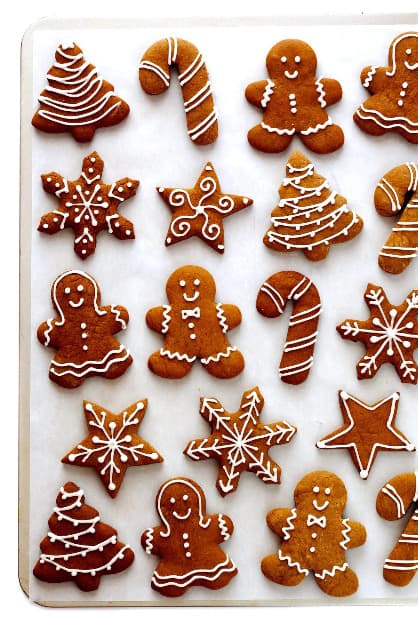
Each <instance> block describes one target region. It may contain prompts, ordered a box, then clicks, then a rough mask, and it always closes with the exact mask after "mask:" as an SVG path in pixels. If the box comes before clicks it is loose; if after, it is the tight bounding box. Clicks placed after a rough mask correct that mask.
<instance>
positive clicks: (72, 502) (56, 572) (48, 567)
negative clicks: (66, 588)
mask: <svg viewBox="0 0 418 622" xmlns="http://www.w3.org/2000/svg"><path fill="white" fill-rule="evenodd" d="M56 503H57V505H56V507H55V508H54V512H53V514H51V516H50V517H49V520H48V526H49V531H48V535H47V536H45V538H44V539H43V540H42V542H41V544H40V549H41V552H42V554H41V556H40V558H39V560H38V561H37V562H36V565H35V567H34V569H33V574H34V575H35V577H37V578H38V579H40V580H41V581H46V582H48V583H62V582H64V581H74V583H75V584H76V585H77V587H78V588H79V589H80V590H83V592H90V591H92V590H97V588H98V587H99V585H100V579H101V577H102V576H103V575H109V574H116V573H118V572H122V571H123V570H125V569H126V568H128V567H129V566H130V565H131V564H132V562H133V560H134V552H133V550H132V549H131V548H130V547H129V546H127V545H126V544H123V542H120V541H119V540H118V537H117V536H118V534H117V531H116V530H115V529H114V528H113V527H111V526H110V525H106V523H102V521H101V519H100V514H99V513H98V511H97V510H96V509H95V508H93V507H91V506H89V505H87V504H86V503H85V501H84V491H83V490H81V488H79V487H78V486H77V485H76V484H74V483H73V482H67V483H66V484H64V486H62V487H61V488H60V490H59V492H58V496H57V500H56Z"/></svg>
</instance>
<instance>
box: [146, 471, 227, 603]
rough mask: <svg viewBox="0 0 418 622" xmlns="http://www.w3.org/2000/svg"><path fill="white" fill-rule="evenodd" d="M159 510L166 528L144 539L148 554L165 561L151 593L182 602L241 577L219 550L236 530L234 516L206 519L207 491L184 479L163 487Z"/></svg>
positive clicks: (156, 529) (151, 530)
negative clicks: (196, 589) (195, 591)
mask: <svg viewBox="0 0 418 622" xmlns="http://www.w3.org/2000/svg"><path fill="white" fill-rule="evenodd" d="M156 507H157V512H158V514H159V516H160V518H161V522H162V523H163V524H162V525H158V526H157V527H150V528H149V529H146V531H144V533H143V534H142V536H141V545H142V547H143V548H144V549H145V552H146V553H148V554H149V555H151V554H153V555H158V557H160V562H159V564H158V566H157V568H156V569H155V570H154V574H153V575H152V579H151V587H152V588H153V589H154V590H155V591H157V592H160V594H164V596H181V595H182V594H184V592H186V591H187V590H188V589H189V588H191V587H193V586H197V585H200V586H203V587H207V588H209V589H211V590H218V589H220V588H222V587H225V586H226V585H227V584H228V583H229V582H230V580H231V579H232V578H233V577H234V576H235V575H236V574H237V572H238V570H237V568H236V566H235V564H234V562H233V561H232V560H231V559H230V558H229V556H228V555H227V554H226V553H224V551H223V550H222V549H221V548H220V546H219V545H220V544H221V543H222V542H225V541H226V540H228V538H229V537H230V536H231V534H232V532H233V530H234V525H233V523H232V521H231V519H230V518H229V516H226V515H225V514H210V515H207V514H206V498H205V495H204V492H203V490H202V489H201V488H200V486H199V485H198V484H196V482H194V481H192V480H190V479H186V478H180V477H178V478H173V479H170V480H168V481H167V482H165V483H164V484H163V485H162V486H161V488H160V489H159V491H158V494H157V498H156Z"/></svg>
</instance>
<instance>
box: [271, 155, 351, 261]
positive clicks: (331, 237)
mask: <svg viewBox="0 0 418 622" xmlns="http://www.w3.org/2000/svg"><path fill="white" fill-rule="evenodd" d="M279 196H280V201H279V204H278V205H277V206H276V207H275V208H274V209H273V211H272V213H271V223H272V224H271V227H270V228H269V230H268V231H267V232H266V234H265V236H264V240H263V241H264V244H265V245H266V246H268V247H269V248H271V249H273V250H275V251H279V252H282V253H287V252H293V251H296V250H301V251H302V252H303V253H304V254H305V256H306V257H307V258H308V259H310V260H311V261H319V260H321V259H325V257H326V256H327V255H328V252H329V249H330V245H331V244H338V243H341V242H347V241H348V240H351V239H352V238H354V237H355V236H356V235H358V234H359V233H360V231H361V229H362V227H363V221H362V219H361V218H360V216H358V214H356V213H355V212H353V211H352V210H350V209H349V207H348V206H347V201H346V199H345V198H344V197H342V196H341V195H339V194H337V193H336V192H335V191H334V190H331V189H330V187H329V183H328V181H327V180H326V179H325V178H324V177H322V175H319V174H318V173H316V172H315V169H314V166H313V164H312V163H311V162H310V160H309V159H308V158H307V157H306V156H305V155H304V154H303V153H301V152H300V151H294V152H293V153H292V154H291V156H290V158H289V160H288V162H287V164H286V177H285V178H284V179H283V182H282V184H281V186H280V188H279Z"/></svg>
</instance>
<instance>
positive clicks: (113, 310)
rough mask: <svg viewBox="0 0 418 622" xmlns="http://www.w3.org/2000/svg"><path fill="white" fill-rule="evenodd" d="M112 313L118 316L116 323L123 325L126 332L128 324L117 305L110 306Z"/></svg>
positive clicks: (122, 327) (122, 328)
mask: <svg viewBox="0 0 418 622" xmlns="http://www.w3.org/2000/svg"><path fill="white" fill-rule="evenodd" d="M110 312H111V313H113V314H114V315H115V316H116V317H115V321H116V322H119V324H120V325H121V330H125V329H126V322H125V320H124V319H123V318H122V317H121V315H120V309H118V308H117V307H116V305H111V306H110Z"/></svg>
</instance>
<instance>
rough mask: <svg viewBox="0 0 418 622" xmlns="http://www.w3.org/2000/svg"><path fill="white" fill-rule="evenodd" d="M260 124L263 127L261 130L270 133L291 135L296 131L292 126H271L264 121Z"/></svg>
mask: <svg viewBox="0 0 418 622" xmlns="http://www.w3.org/2000/svg"><path fill="white" fill-rule="evenodd" d="M260 125H261V127H262V128H263V130H266V131H267V132H269V133H270V134H278V135H279V136H284V135H287V136H293V134H294V133H295V132H296V130H295V128H294V127H292V128H286V127H283V128H281V127H273V126H272V125H269V124H268V123H265V121H261V123H260Z"/></svg>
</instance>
